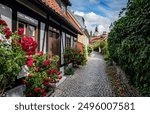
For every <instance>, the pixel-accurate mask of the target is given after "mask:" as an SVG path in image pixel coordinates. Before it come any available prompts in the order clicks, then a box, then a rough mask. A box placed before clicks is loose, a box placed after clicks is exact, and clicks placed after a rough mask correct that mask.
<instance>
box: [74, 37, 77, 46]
mask: <svg viewBox="0 0 150 114" xmlns="http://www.w3.org/2000/svg"><path fill="white" fill-rule="evenodd" d="M73 47H74V48H77V38H75V37H74V39H73Z"/></svg>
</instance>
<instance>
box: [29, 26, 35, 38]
mask: <svg viewBox="0 0 150 114" xmlns="http://www.w3.org/2000/svg"><path fill="white" fill-rule="evenodd" d="M28 35H29V37H33V38H35V27H34V26H32V25H29V34H28Z"/></svg>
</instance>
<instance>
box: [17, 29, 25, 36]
mask: <svg viewBox="0 0 150 114" xmlns="http://www.w3.org/2000/svg"><path fill="white" fill-rule="evenodd" d="M23 33H24V29H23V28H20V29H18V35H19V36H22V35H23Z"/></svg>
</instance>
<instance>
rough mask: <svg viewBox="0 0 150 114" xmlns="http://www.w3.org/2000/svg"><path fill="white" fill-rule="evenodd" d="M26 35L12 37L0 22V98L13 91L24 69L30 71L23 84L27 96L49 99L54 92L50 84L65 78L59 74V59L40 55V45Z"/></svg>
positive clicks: (17, 34) (15, 33)
mask: <svg viewBox="0 0 150 114" xmlns="http://www.w3.org/2000/svg"><path fill="white" fill-rule="evenodd" d="M23 33H24V30H23V29H19V30H18V31H16V32H14V33H12V32H11V31H10V29H9V28H8V26H7V23H6V22H5V21H4V20H0V68H1V70H0V96H3V94H4V92H5V91H6V90H7V89H8V88H11V85H12V84H13V83H14V81H15V80H16V79H17V76H18V74H19V72H20V71H21V70H22V66H24V65H26V66H27V67H28V76H27V77H26V78H25V80H23V83H24V85H25V86H26V89H25V95H26V96H33V97H35V96H37V97H39V96H46V95H47V93H48V92H49V91H50V90H51V88H52V87H51V86H52V85H51V84H50V83H56V82H57V81H59V80H60V79H61V78H62V76H60V74H61V72H59V71H58V70H57V62H58V61H59V57H58V56H49V55H48V54H43V52H39V53H36V48H37V42H36V41H34V40H33V38H31V37H27V36H24V35H23Z"/></svg>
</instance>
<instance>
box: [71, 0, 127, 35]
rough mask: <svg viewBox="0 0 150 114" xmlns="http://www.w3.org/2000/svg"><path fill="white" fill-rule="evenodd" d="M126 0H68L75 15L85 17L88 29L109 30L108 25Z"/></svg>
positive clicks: (123, 6)
mask: <svg viewBox="0 0 150 114" xmlns="http://www.w3.org/2000/svg"><path fill="white" fill-rule="evenodd" d="M127 1H128V0H70V2H71V3H72V6H71V7H70V9H71V11H73V12H74V13H75V14H76V15H79V16H82V17H84V19H85V24H86V27H87V29H88V31H93V32H94V31H95V27H96V26H97V27H98V31H99V33H100V34H101V33H102V32H103V31H107V32H109V26H110V24H111V23H112V22H114V21H116V20H117V19H118V15H119V12H120V11H121V10H122V8H125V7H126V5H127Z"/></svg>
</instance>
